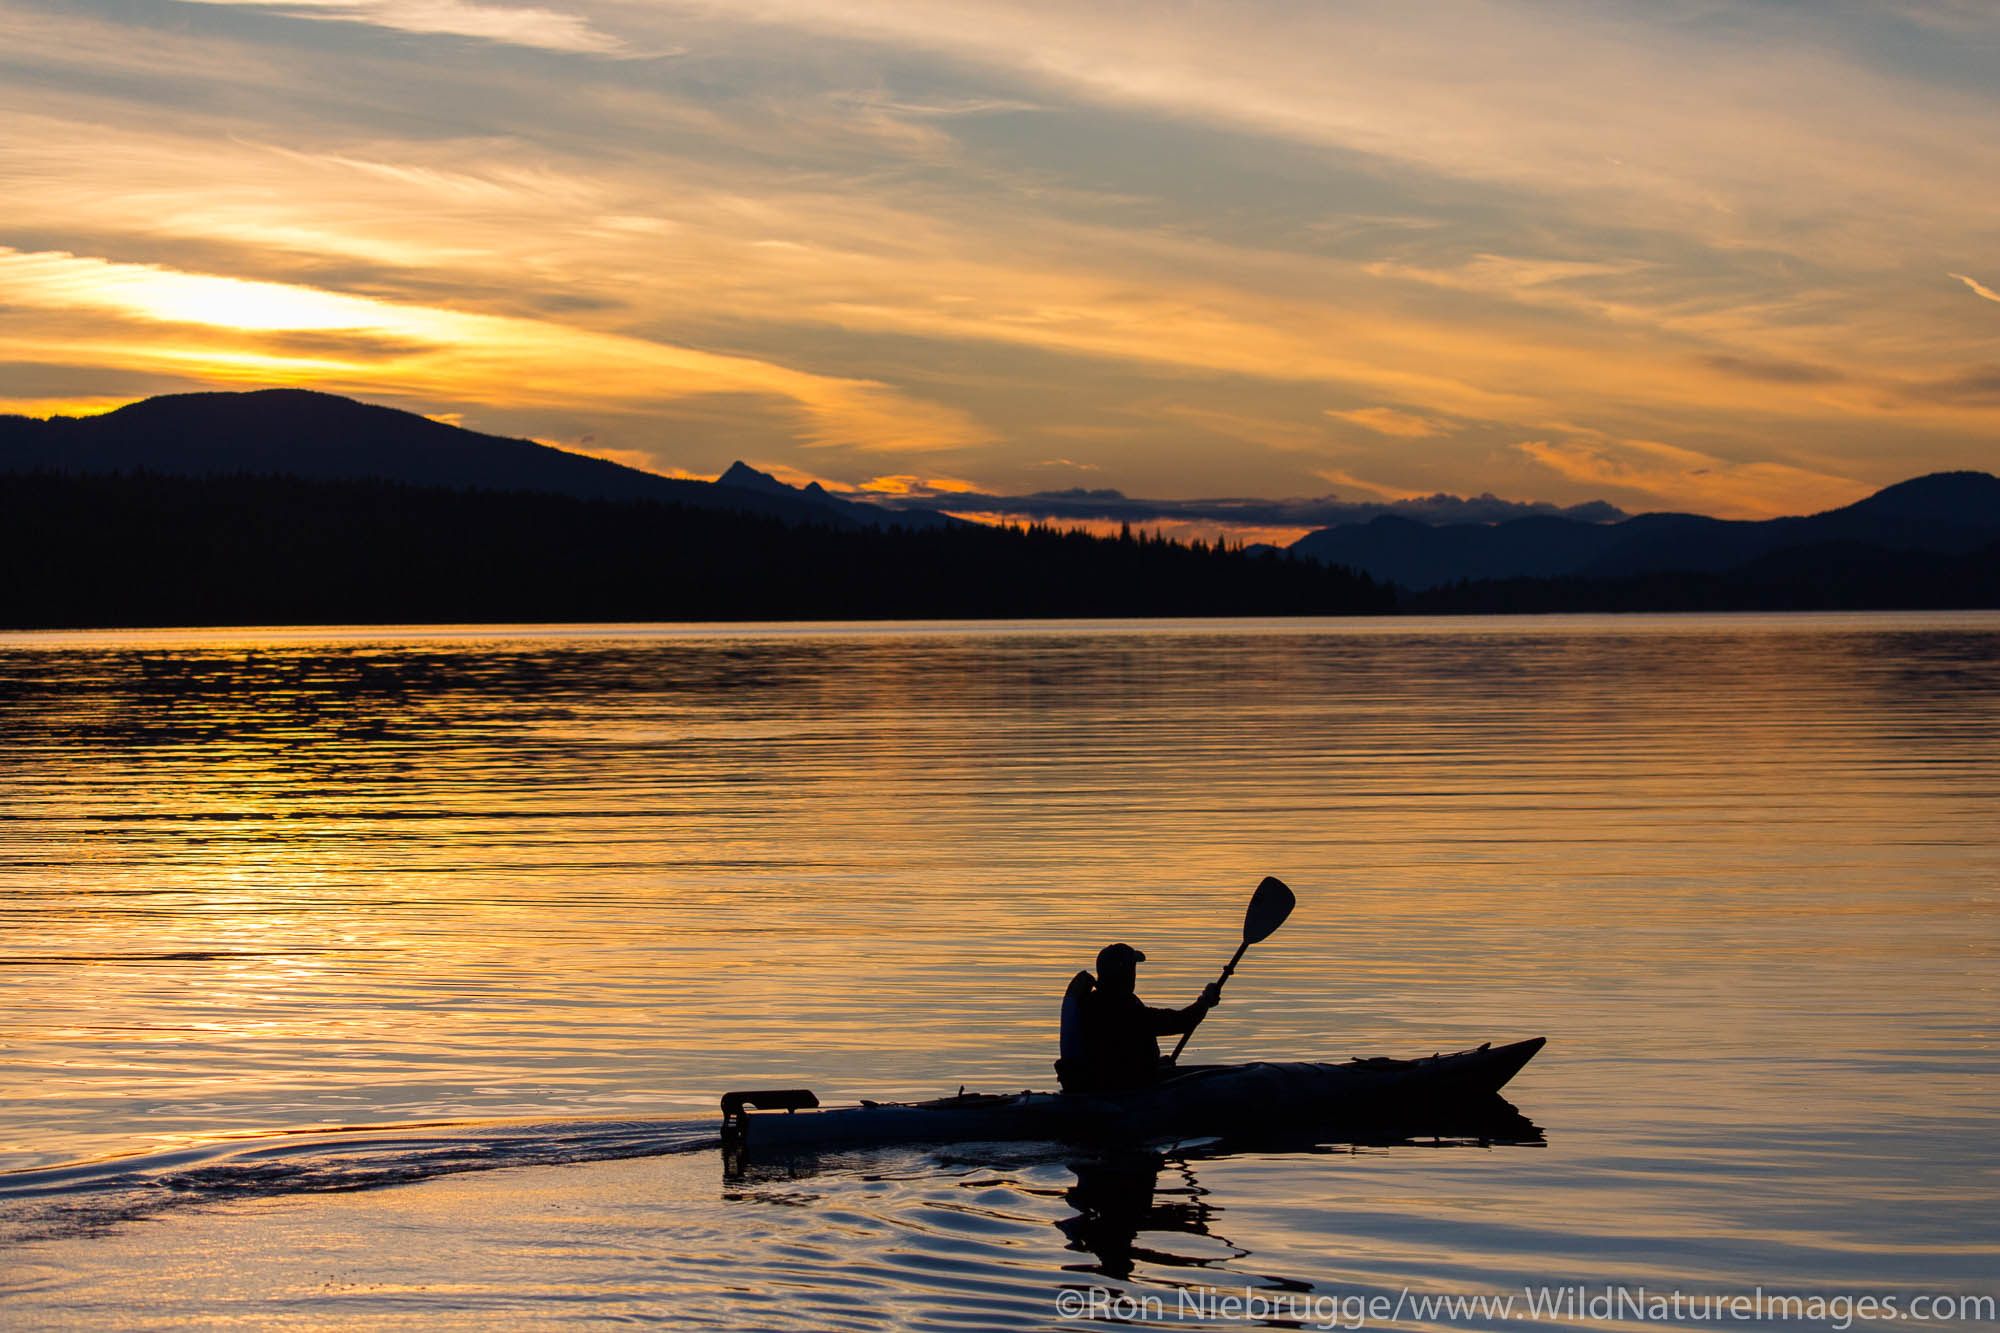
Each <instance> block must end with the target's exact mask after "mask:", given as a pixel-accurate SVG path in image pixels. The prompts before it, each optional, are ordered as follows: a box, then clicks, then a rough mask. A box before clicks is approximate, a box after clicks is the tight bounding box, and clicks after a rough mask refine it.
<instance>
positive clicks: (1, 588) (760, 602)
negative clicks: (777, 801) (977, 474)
mask: <svg viewBox="0 0 2000 1333" xmlns="http://www.w3.org/2000/svg"><path fill="white" fill-rule="evenodd" d="M0 559H4V560H5V562H6V568H7V570H8V574H9V576H8V578H7V579H6V581H5V583H4V585H0V624H4V625H6V626H8V627H11V628H68V627H114V626H117V627H124V626H131V627H143V626H165V625H225V624H228V625H273V624H369V623H374V624H385V623H411V624H436V623H494V622H523V621H556V622H589V621H713V620H724V621H727V620H820V619H825V620H846V619H930V618H937V619H947V618H948V619H960V618H968V619H983V618H1012V617H1023V618H1027V617H1097V616H1103V617H1125V616H1215V615H1348V614H1366V613H1382V612H1387V611H1390V610H1393V609H1394V599H1393V594H1392V593H1391V591H1390V590H1389V589H1387V588H1385V587H1383V586H1380V585H1378V584H1376V583H1374V582H1373V581H1372V580H1370V579H1368V578H1367V577H1366V576H1364V575H1360V574H1356V573H1353V572H1351V571H1348V570H1344V569H1330V568H1325V567H1322V566H1320V565H1318V564H1316V563H1314V562H1311V561H1307V560H1298V559H1293V558H1290V557H1288V556H1284V555H1280V554H1273V553H1269V552H1246V551H1244V550H1243V549H1242V548H1241V547H1232V546H1229V545H1228V544H1226V543H1223V542H1217V543H1215V544H1213V545H1211V544H1207V543H1202V542H1195V543H1190V544H1182V543H1179V542H1173V541H1167V540H1165V539H1163V538H1160V537H1157V536H1153V537H1148V536H1145V535H1143V534H1141V535H1138V536H1135V535H1133V534H1132V533H1130V532H1129V531H1127V532H1126V533H1125V534H1123V535H1122V536H1120V537H1108V538H1107V537H1096V536H1092V535H1090V534H1088V533H1084V532H1081V531H1075V530H1070V531H1062V530H1058V529H1056V528H1053V527H1049V526H1045V525H1034V526H1029V527H1009V528H995V527H985V526H975V525H965V526H958V527H951V528H943V529H931V530H910V529H904V528H900V527H886V528H881V529H847V528H837V527H833V526H812V525H796V524H788V523H785V522H783V521H781V520H777V519H772V518H764V517H758V516H754V515H746V514H738V513H731V512H726V511H717V510H710V509H698V508H690V507H684V506H680V505H674V504H667V503H661V502H657V501H614V500H583V499H571V498H568V497H565V496H558V495H548V494H542V493H531V492H495V491H466V490H452V489H443V488H430V487H422V486H413V485H405V484H401V483H395V482H386V481H324V480H306V479H302V478H296V477H285V476H252V475H242V476H226V477H180V476H165V475H155V474H146V473H110V474H92V475H75V474H63V473H54V472H29V473H16V474H9V475H5V476H0Z"/></svg>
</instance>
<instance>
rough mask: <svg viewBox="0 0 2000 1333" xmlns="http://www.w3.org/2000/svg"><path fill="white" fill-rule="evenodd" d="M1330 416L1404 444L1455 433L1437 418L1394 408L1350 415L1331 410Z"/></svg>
mask: <svg viewBox="0 0 2000 1333" xmlns="http://www.w3.org/2000/svg"><path fill="white" fill-rule="evenodd" d="M1326 415H1328V416H1330V417H1332V418H1333V419H1334V420H1335V421H1345V422H1346V423H1347V424H1348V425H1350V426H1359V427H1361V428H1362V429H1363V430H1372V431H1374V432H1375V433H1376V434H1377V435H1393V436H1395V437H1396V438H1398V439H1403V440H1427V439H1430V438H1432V437H1433V436H1437V435H1444V434H1448V433H1449V432H1450V430H1451V427H1450V426H1449V425H1447V424H1446V423H1445V422H1442V421H1439V420H1437V419H1436V418H1435V417H1425V416H1418V415H1417V414H1416V413H1414V412H1399V411H1397V410H1396V409H1395V408H1393V407H1358V408H1355V409H1354V410H1352V411H1349V412H1339V411H1335V410H1334V409H1333V408H1328V409H1327V411H1326Z"/></svg>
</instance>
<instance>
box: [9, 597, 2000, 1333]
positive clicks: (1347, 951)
mask: <svg viewBox="0 0 2000 1333" xmlns="http://www.w3.org/2000/svg"><path fill="white" fill-rule="evenodd" d="M1996 796H2000V616H1995V615H1991V614H1966V615H1945V616H1923V617H1912V616H1840V617H1775V618H1736V617H1659V618H1652V617H1638V618H1577V619H1564V618H1555V619H1481V620H1457V621H1416V620H1374V621H1358V622H1336V621H1285V622H1220V623H1217V622H1199V623H1196V622H1189V623H1178V622H1176V623H1164V622H1142V623H1108V624H1101V625H1091V624H1072V623H1065V624H1025V625H940V626H839V627H835V626H780V627H735V628H727V629H716V628H704V629H687V628H648V627H636V628H634V627H612V628H604V629H579V628H575V627H562V628H525V629H524V628H506V629H479V628H473V629H424V630H384V629H343V630H300V631H188V632H171V633H169V632H134V633H104V634H14V635H0V925H4V933H0V984H4V986H5V987H6V1003H5V1007H4V1009H0V1168H4V1169H5V1172H6V1173H5V1174H0V1326H5V1327H8V1328H32V1327H54V1326H69V1325H89V1326H93V1327H109V1328H118V1327H134V1328H137V1327H159V1326H163V1325H168V1324H175V1323H183V1324H190V1325H198V1326H217V1325H224V1324H242V1325H246V1326H252V1327H261V1328H319V1327H326V1328H350V1329H351V1328H363V1329H368V1328H389V1327H396V1328H405V1327H422V1328H467V1329H471V1328H486V1327H495V1326H507V1327H540V1326H554V1325H559V1324H560V1325H586V1326H587V1325H591V1324H596V1323H600V1322H601V1323H611V1322H619V1321H628V1322H656V1323H664V1324H669V1325H676V1326H706V1327H719V1328H786V1329H790V1328H796V1329H823V1328H836V1327H842V1328H844V1327H854V1328H875V1327H883V1326H892V1327H904V1326H907V1327H912V1328H1013V1327H1030V1328H1035V1327H1078V1326H1083V1325H1085V1324H1087V1323H1090V1322H1093V1321H1097V1320H1102V1319H1124V1320H1129V1321H1133V1322H1138V1323H1142V1324H1153V1325H1158V1326H1161V1327H1168V1328H1195V1327H1206V1328H1231V1327H1246V1326H1258V1325H1260V1324H1271V1323H1277V1324H1286V1323H1288V1322H1289V1323H1290V1324H1294V1325H1296V1324H1305V1325H1308V1326H1311V1325H1316V1324H1334V1323H1338V1324H1339V1325H1340V1326H1342V1327H1354V1326H1356V1324H1357V1322H1360V1319H1359V1318H1358V1317H1359V1316H1363V1315H1366V1316H1367V1318H1366V1322H1367V1323H1368V1324H1369V1326H1376V1327H1381V1326H1394V1327H1438V1328H1490V1329H1503V1328H1515V1327H1534V1326H1547V1327H1587V1328H1635V1327H1642V1326H1652V1325H1654V1324H1667V1325H1674V1326H1688V1327H1716V1326H1724V1327H1772V1328H1789V1329H1804V1328H1809V1327H1815V1328H1816V1327H1825V1328H1841V1327H1846V1326H1850V1325H1851V1326H1856V1327H1885V1328H1886V1327H1900V1328H1910V1327H1938V1328H1942V1327H1968V1326H1989V1325H1990V1324H1991V1323H1992V1322H1993V1311H1992V1309H1991V1307H1990V1306H1988V1307H1986V1308H1985V1309H1984V1310H1983V1311H1981V1310H1980V1309H1979V1307H1978V1306H1977V1305H1976V1304H1975V1305H1971V1306H1970V1307H1968V1305H1967V1302H1968V1301H1975V1300H1977V1299H1978V1298H1983V1297H1990V1296H1992V1295H1994V1294H1996V1293H2000V1277H1996V1273H2000V1222H1996V1220H1995V1219H1996V1211H1997V1210H1996V1202H2000V1078H1996V1075H2000V1039H1996V1027H2000V986H1996V983H1997V982H2000V961H1997V960H2000V833H1996V829H2000V818H1996V816H2000V802H1996ZM1266 874H1276V875H1279V876H1281V877H1283V878H1284V879H1285V880H1287V881H1288V882H1289V883H1290V884H1291V885H1292V887H1293V888H1294V889H1295V890H1296V891H1297V892H1298V896H1299V900H1300V905H1299V908H1298V911H1297V913H1296V914H1295V915H1294V916H1293V918H1292V920H1291V922H1290V923H1289V924H1288V925H1287V926H1286V927H1285V929H1284V930H1283V931H1281V932H1280V933H1279V934H1278V935H1276V936H1275V937H1273V938H1272V939H1271V940H1269V941H1268V942H1266V943H1264V944H1261V945H1259V946H1257V947H1255V948H1253V949H1252V950H1251V951H1250V954H1249V955H1248V957H1247V958H1246V960H1245V962H1244V964H1243V967H1242V970H1241V972H1240V973H1239V975H1238V976H1237V978H1236V979H1235V980H1234V981H1232V982H1231V984H1230V987H1229V990H1228V992H1227V994H1226V998H1225V1002H1224V1004H1223V1006H1222V1008H1220V1009H1219V1010H1217V1011H1216V1012H1215V1014H1214V1015H1213V1016H1212V1017H1211V1018H1210V1019H1209V1021H1208V1023H1207V1024H1206V1025H1205V1026H1204V1027H1203V1028H1202V1030H1201V1032H1200V1033H1199V1035H1198V1036H1197V1037H1196V1038H1195V1041H1194V1043H1193V1045H1192V1046H1191V1047H1190V1054H1191V1057H1193V1058H1199V1059H1202V1060H1206V1061H1235V1060H1244V1059H1251V1058H1258V1057H1276V1058H1328V1059H1338V1058H1346V1057H1348V1056H1351V1055H1367V1054H1392V1055H1414V1054H1419V1053H1428V1052H1430V1051H1433V1050H1440V1049H1453V1048H1458V1047H1464V1046H1470V1045H1476V1044H1478V1043H1479V1042H1482V1041H1488V1040H1492V1041H1496V1042H1497V1041H1502V1040H1514V1039H1518V1038H1522V1037H1528V1036H1534V1035H1538V1034H1546V1035H1547V1036H1548V1037H1549V1046H1548V1049H1547V1050H1546V1051H1545V1052H1544V1053H1543V1054H1542V1055H1541V1056H1540V1057H1539V1058H1537V1059H1536V1060H1535V1062H1534V1063H1532V1064H1531V1065H1530V1066H1529V1067H1528V1068H1527V1070H1526V1071H1524V1073H1523V1074H1522V1075H1521V1076H1520V1077H1519V1078H1518V1079H1517V1080H1516V1081H1515V1083H1514V1084H1513V1085H1512V1086H1511V1088H1510V1089H1509V1092H1508V1095H1509V1097H1510V1099H1511V1100H1512V1101H1513V1102H1514V1103H1515V1104H1516V1105H1517V1106H1518V1107H1519V1108H1520V1109H1521V1110H1522V1111H1523V1112H1524V1113H1525V1114H1526V1115H1528V1116H1529V1117H1531V1118H1532V1119H1533V1120H1534V1122H1535V1123H1536V1124H1537V1125H1538V1126H1540V1127H1541V1129H1542V1131H1543V1132H1544V1135H1545V1138H1544V1141H1542V1142H1540V1143H1534V1142H1527V1143H1505V1144H1498V1143H1495V1144H1483V1145H1482V1144H1479V1143H1476V1142H1470V1143H1467V1142H1442V1143H1432V1142H1428V1141H1425V1142H1413V1143H1402V1144H1375V1145H1363V1146H1356V1145H1339V1144H1332V1145H1327V1146H1326V1147H1324V1148H1323V1149H1321V1150H1319V1151H1315V1152H1298V1153H1255V1154H1252V1153H1241V1154H1231V1153H1227V1152H1222V1151H1219V1150H1215V1149H1213V1148H1212V1147H1205V1146H1204V1145H1201V1144H1192V1145H1185V1146H1183V1147H1181V1148H1177V1149H1173V1150H1169V1151H1168V1152H1166V1153H1164V1154H1158V1155H1147V1154H1143V1153H1133V1154H1104V1153H1097V1154H1092V1153H1085V1152H1082V1151H1079V1150H1074V1149H1070V1150H1065V1149H1063V1148H1061V1147H1059V1146H1039V1147H1038V1146H1033V1145H1029V1146H1017V1147H1015V1148H1011V1149H1006V1150H990V1149H971V1150H920V1149H898V1150H894V1151H880V1152H875V1153H863V1154H857V1155H850V1156H846V1157H840V1158H826V1159H821V1160H818V1161H804V1162H794V1163H789V1164H785V1165H782V1166H778V1167H768V1168H762V1169H758V1170H753V1171H751V1172H750V1173H748V1174H747V1175H741V1174H738V1175H728V1174H725V1171H724V1164H723V1161H722V1157H721V1154H720V1153H719V1152H718V1151H717V1148H716V1143H715V1137H714V1136H715V1128H716V1126H715V1120H714V1107H715V1104H716V1098H717V1096H718V1095H719V1094H720V1093H721V1092H723V1091H724V1090H727V1089H729V1088H736V1087H758V1086H766V1087H768V1086H806V1087H812V1088H814V1089H816V1090H817V1091H818V1092H819V1094H820V1096H821V1097H822V1099H823V1100H827V1101H841V1100H852V1099H856V1098H859V1097H863V1096H867V1097H876V1098H882V1097H889V1096H903V1095H911V1096H918V1095H936V1094H938V1093H941V1092H950V1091H952V1090H955V1089H956V1088H957V1087H959V1086H960V1085H968V1086H971V1087H976V1088H987V1089H999V1090H1012V1089H1019V1088H1024V1087H1048V1086H1051V1085H1052V1082H1053V1078H1052V1074H1051V1071H1050V1068H1049V1062H1050V1060H1051V1059H1052V1058H1053V1056H1054V1053H1055V1052H1054V1044H1055V1035H1054V1029H1055V1013H1056V1006H1057V1002H1058V999H1059V997H1060V995H1061V992H1062V988H1063V985H1064V982H1065V981H1066V980H1067V978H1068V977H1069V975H1070V974H1071V973H1072V972H1074V971H1075V970H1076V969H1078V968H1079V967H1086V966H1089V964H1090V962H1091V959H1092V957H1093V955H1094V954H1095V952H1096V950H1097V948H1098V947H1099V946H1100V945H1102V944H1104V943H1107V942H1109V941H1111V940H1118V939H1122V940H1127V941H1130V942H1132V943H1134V944H1136V945H1138V946H1139V947H1141V948H1143V949H1144V950H1145V951H1146V952H1147V953H1148V954H1149V956H1150V959H1151V961H1150V962H1148V963H1147V964H1146V965H1145V966H1144V967H1142V968H1141V974H1140V987H1141V993H1142V994H1144V995H1146V996H1147V997H1148V998H1149V999H1151V1000H1152V1001H1153V1002H1155V1003H1174V1004H1179V1003H1184V1002H1186V1001H1187V1000H1188V999H1191V998H1192V997H1193V995H1194V993H1195V992H1196V991H1197V990H1198V989H1199V987H1200V985H1201V984H1202V982H1204V981H1205V980H1207V979H1209V978H1210V977H1212V976H1213V975H1214V974H1215V973H1216V971H1217V970H1219V968H1220V966H1221V964H1222V963H1223V962H1224V961H1225V960H1226V959H1227V958H1228V956H1229V953H1230V951H1231V950H1232V949H1233V947H1234V945H1235V944H1236V932H1237V929H1238V924H1239V922H1240V920H1241V913H1242V907H1243V904H1244V902H1245V901H1246V899H1247V898H1248V895H1249V892H1250V890H1251V889H1252V888H1253V887H1254V886H1255V885H1256V883H1257V881H1258V879H1259V878H1260V877H1261V876H1263V875H1266ZM378 1186H379V1187H380V1188H375V1187H378ZM389 1186H394V1187H393V1188H390V1187H389ZM1579 1285H1581V1286H1582V1287H1583V1288H1584V1290H1583V1291H1582V1292H1575V1291H1574V1289H1575V1288H1576V1287H1578V1286H1579ZM1544 1287H1546V1288H1563V1289H1566V1290H1568V1291H1570V1292H1571V1295H1570V1297H1569V1298H1568V1299H1570V1300H1572V1301H1573V1302H1574V1303H1573V1304H1571V1305H1569V1306H1567V1307H1563V1308H1559V1309H1557V1310H1556V1311H1555V1312H1554V1313H1552V1314H1551V1313H1549V1312H1547V1311H1544V1312H1543V1315H1542V1317H1540V1318H1535V1317H1532V1316H1531V1313H1530V1311H1529V1309H1528V1307H1527V1306H1526V1305H1525V1304H1524V1303H1522V1302H1523V1301H1524V1295H1525V1293H1528V1292H1536V1291H1537V1290H1538V1289H1540V1288H1544ZM1760 1288H1761V1290H1762V1292H1763V1293H1764V1295H1763V1296H1762V1297H1757V1298H1755V1299H1758V1300H1763V1299H1766V1298H1768V1297H1770V1296H1772V1295H1778V1294H1782V1295H1787V1296H1801V1297H1817V1298H1819V1299H1821V1300H1822V1301H1823V1302H1830V1303H1827V1304H1823V1305H1821V1306H1818V1307H1813V1308H1814V1309H1817V1310H1819V1312H1820V1314H1821V1315H1822V1318H1820V1319H1819V1320H1818V1321H1817V1322H1815V1321H1814V1320H1813V1319H1811V1318H1810V1317H1808V1318H1805V1319H1795V1318H1790V1317H1789V1315H1788V1314H1787V1312H1785V1311H1782V1310H1781V1311H1779V1313H1778V1314H1776V1315H1773V1314H1772V1313H1771V1312H1770V1311H1769V1310H1768V1309H1764V1307H1761V1306H1759V1307H1755V1309H1757V1310H1761V1311H1762V1313H1761V1314H1757V1315H1755V1317H1751V1318H1747V1319H1737V1318H1735V1317H1733V1316H1731V1317H1729V1318H1723V1319H1718V1318H1716V1317H1714V1313H1715V1312H1714V1307H1713V1306H1711V1307H1708V1314H1706V1315H1704V1314H1703V1313H1702V1308H1701V1307H1699V1306H1696V1305H1695V1304H1693V1302H1694V1301H1695V1300H1696V1299H1697V1298H1703V1299H1711V1300H1713V1299H1717V1298H1720V1299H1724V1300H1727V1299H1730V1298H1734V1297H1737V1296H1741V1297H1743V1298H1745V1299H1751V1298H1752V1294H1753V1293H1754V1292H1756V1291H1757V1290H1758V1289H1760ZM1672 1292H1678V1293H1679V1294H1681V1295H1682V1297H1683V1298H1684V1300H1686V1301H1688V1302H1689V1304H1687V1305H1685V1306H1683V1307H1681V1308H1680V1309H1679V1311H1678V1313H1671V1312H1668V1313H1663V1312H1662V1310H1661V1309H1660V1308H1659V1307H1658V1306H1654V1307H1651V1308H1648V1307H1646V1306H1644V1305H1643V1304H1642V1305H1640V1306H1638V1307H1636V1311H1637V1312H1636V1313H1635V1307H1634V1306H1633V1305H1632V1302H1634V1301H1639V1302H1644V1301H1647V1300H1655V1301H1657V1300H1659V1299H1660V1298H1662V1297H1664V1296H1666V1295H1667V1294H1668V1293H1672ZM1509 1294H1512V1295H1513V1296H1514V1297H1515V1299H1516V1302H1517V1308H1516V1309H1515V1310H1513V1311H1512V1312H1511V1313H1508V1312H1506V1311H1503V1310H1496V1309H1488V1310H1485V1311H1483V1312H1482V1311H1476V1310H1475V1311H1463V1310H1461V1311H1457V1312H1452V1311H1450V1310H1444V1311H1439V1310H1436V1309H1432V1310H1429V1311H1424V1310H1420V1309H1418V1308H1416V1307H1414V1306H1412V1305H1411V1304H1410V1301H1411V1300H1412V1299H1413V1298H1417V1297H1426V1296H1430V1297H1435V1296H1438V1295H1467V1296H1476V1295H1484V1296H1487V1297H1490V1298H1493V1299H1499V1298H1504V1297H1505V1296H1507V1295H1509ZM1378 1298H1379V1300H1380V1301H1384V1302H1401V1303H1402V1304H1401V1305H1400V1306H1398V1307H1397V1308H1396V1309H1394V1310H1392V1311H1390V1310H1387V1307H1386V1306H1381V1305H1378V1306H1376V1307H1374V1308H1373V1309H1372V1310H1370V1309H1368V1308H1367V1306H1366V1302H1367V1301H1369V1300H1371V1299H1378ZM1539 1298H1540V1299H1544V1300H1558V1299H1564V1297H1563V1295H1562V1292H1561V1291H1553V1290H1552V1291H1542V1292H1540V1297H1539ZM1579 1298H1582V1299H1579ZM1607 1298H1609V1299H1607ZM1864 1298H1868V1299H1874V1300H1878V1301H1882V1300H1888V1301H1894V1302H1895V1303H1896V1309H1895V1313H1896V1314H1897V1315H1898V1316H1901V1317H1900V1318H1889V1317H1886V1314H1885V1311H1884V1310H1883V1309H1882V1308H1880V1307H1874V1308H1870V1307H1862V1309H1863V1311H1864V1312H1866V1313H1869V1314H1871V1315H1872V1316H1874V1317H1872V1318H1859V1317H1856V1318H1851V1319H1850V1318H1844V1317H1843V1311H1845V1312H1846V1314H1847V1315H1853V1314H1855V1312H1856V1311H1855V1307H1854V1305H1853V1304H1852V1303H1855V1302H1859V1301H1861V1300H1863V1299H1864ZM1610 1300H1616V1301H1620V1302H1623V1304H1622V1305H1618V1306H1613V1305H1611V1304H1610ZM1258 1301H1263V1302H1264V1304H1262V1305H1259V1304H1257V1302H1258ZM1842 1301H1846V1302H1849V1303H1850V1304H1849V1305H1846V1306H1843V1305H1842V1304H1841V1302H1842ZM1232 1302H1233V1303H1232ZM1917 1308H1921V1309H1922V1310H1923V1311H1924V1312H1925V1314H1927V1315H1929V1316H1930V1317H1929V1318H1928V1319H1922V1318H1921V1317H1920V1318H1919V1319H1916V1320H1913V1319H1912V1318H1911V1317H1910V1316H1912V1315H1913V1314H1914V1313H1915V1310H1916V1309H1917ZM1385 1311H1387V1313H1385ZM1809 1313H1810V1312H1808V1314H1809ZM1656 1315H1658V1316H1661V1317H1658V1318H1655V1317H1654V1316H1656Z"/></svg>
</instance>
